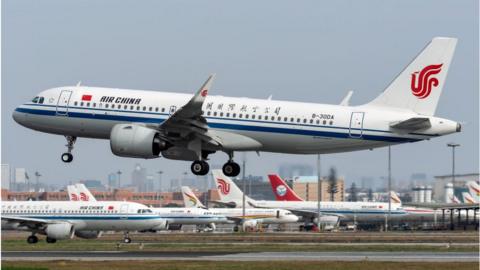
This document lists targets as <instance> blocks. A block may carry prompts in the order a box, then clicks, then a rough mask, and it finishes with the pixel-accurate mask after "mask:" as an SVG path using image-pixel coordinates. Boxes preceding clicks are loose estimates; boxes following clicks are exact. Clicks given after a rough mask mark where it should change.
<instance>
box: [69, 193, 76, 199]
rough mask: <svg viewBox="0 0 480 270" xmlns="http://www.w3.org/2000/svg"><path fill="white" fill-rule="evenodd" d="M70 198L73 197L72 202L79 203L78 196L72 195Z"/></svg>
mask: <svg viewBox="0 0 480 270" xmlns="http://www.w3.org/2000/svg"><path fill="white" fill-rule="evenodd" d="M70 196H71V198H72V199H71V200H72V201H78V196H77V194H75V193H71V194H70Z"/></svg>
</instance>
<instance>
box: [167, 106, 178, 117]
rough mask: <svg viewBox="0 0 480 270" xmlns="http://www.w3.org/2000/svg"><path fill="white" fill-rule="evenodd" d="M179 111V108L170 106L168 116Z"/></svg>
mask: <svg viewBox="0 0 480 270" xmlns="http://www.w3.org/2000/svg"><path fill="white" fill-rule="evenodd" d="M176 111H177V106H170V110H168V114H170V115H172V114H174V113H175V112H176Z"/></svg>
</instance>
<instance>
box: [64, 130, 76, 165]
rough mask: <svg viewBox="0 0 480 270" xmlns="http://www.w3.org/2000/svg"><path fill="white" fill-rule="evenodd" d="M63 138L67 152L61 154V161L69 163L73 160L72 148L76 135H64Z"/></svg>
mask: <svg viewBox="0 0 480 270" xmlns="http://www.w3.org/2000/svg"><path fill="white" fill-rule="evenodd" d="M65 138H66V139H67V144H66V145H65V146H66V147H67V152H66V153H63V154H62V161H63V162H65V163H70V162H72V160H73V155H72V150H73V145H74V144H75V141H76V140H77V137H74V136H65Z"/></svg>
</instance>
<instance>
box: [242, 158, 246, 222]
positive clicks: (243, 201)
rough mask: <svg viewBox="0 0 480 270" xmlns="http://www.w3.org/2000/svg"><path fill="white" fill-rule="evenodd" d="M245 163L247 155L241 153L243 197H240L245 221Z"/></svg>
mask: <svg viewBox="0 0 480 270" xmlns="http://www.w3.org/2000/svg"><path fill="white" fill-rule="evenodd" d="M246 163H247V153H246V152H244V153H243V162H242V182H243V183H242V184H243V192H242V193H243V195H242V218H243V219H245V192H247V188H246V187H247V185H246V181H245V165H246Z"/></svg>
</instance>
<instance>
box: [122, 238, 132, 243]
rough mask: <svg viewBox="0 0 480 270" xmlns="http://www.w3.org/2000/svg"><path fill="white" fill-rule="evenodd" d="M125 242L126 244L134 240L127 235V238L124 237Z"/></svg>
mask: <svg viewBox="0 0 480 270" xmlns="http://www.w3.org/2000/svg"><path fill="white" fill-rule="evenodd" d="M123 242H124V243H125V244H130V243H131V242H132V239H130V238H129V237H125V238H123Z"/></svg>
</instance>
